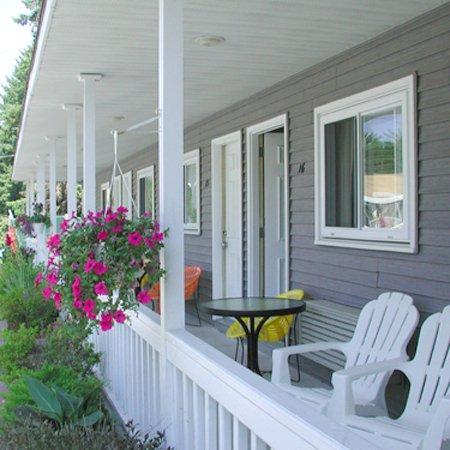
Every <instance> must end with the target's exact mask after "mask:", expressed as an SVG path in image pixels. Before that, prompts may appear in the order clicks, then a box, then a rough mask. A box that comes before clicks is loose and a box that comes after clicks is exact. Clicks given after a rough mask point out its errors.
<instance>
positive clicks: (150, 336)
mask: <svg viewBox="0 0 450 450" xmlns="http://www.w3.org/2000/svg"><path fill="white" fill-rule="evenodd" d="M93 340H94V343H95V345H96V347H97V349H98V350H99V351H102V352H103V359H102V363H101V365H100V372H101V374H102V376H103V377H104V379H105V381H106V383H107V385H106V392H107V394H108V396H109V398H110V399H111V401H112V402H113V404H114V405H115V407H116V408H117V410H118V412H119V414H120V415H121V416H122V418H123V419H124V420H129V419H133V421H134V423H136V424H138V425H139V428H140V429H142V430H143V431H144V432H147V431H150V430H153V431H157V430H164V431H165V432H166V434H167V436H168V439H169V442H170V444H172V445H174V447H175V449H176V450H191V449H195V450H247V449H248V450H262V449H264V450H265V449H275V450H295V449H320V450H326V449H344V448H354V449H361V448H364V449H365V450H369V449H373V448H374V447H373V446H372V445H371V444H369V443H368V442H367V441H365V440H363V439H362V438H359V437H358V436H355V435H353V434H352V433H351V432H349V431H347V430H346V429H344V428H341V427H340V426H338V425H337V424H335V423H334V422H331V421H330V420H328V419H327V418H326V417H324V416H322V415H320V414H318V413H317V412H316V411H314V410H311V409H310V407H309V406H307V405H304V404H301V403H300V402H298V401H296V400H295V399H293V398H291V397H290V396H288V395H287V394H285V393H284V392H282V391H281V390H279V389H278V388H277V387H276V386H273V385H272V384H270V383H269V382H267V381H266V380H264V379H262V378H261V377H259V376H257V375H255V374H253V373H251V372H250V371H248V370H247V369H246V368H244V367H242V366H240V365H239V364H237V363H236V362H234V361H233V360H231V359H230V358H228V357H227V356H225V355H223V354H222V353H220V352H219V351H217V350H216V349H214V348H213V347H211V346H210V345H208V344H206V343H205V342H203V341H201V340H199V339H198V338H196V337H195V336H193V335H191V334H190V333H189V332H187V331H186V330H178V331H173V332H167V333H166V334H165V336H163V334H162V331H161V327H160V325H159V316H157V315H156V314H154V313H153V312H151V311H144V310H143V311H141V312H140V313H139V315H136V316H135V317H133V318H132V321H131V325H130V326H127V325H124V326H120V325H117V326H116V327H115V328H114V329H113V330H111V331H109V332H107V333H101V334H98V335H95V336H94V337H93Z"/></svg>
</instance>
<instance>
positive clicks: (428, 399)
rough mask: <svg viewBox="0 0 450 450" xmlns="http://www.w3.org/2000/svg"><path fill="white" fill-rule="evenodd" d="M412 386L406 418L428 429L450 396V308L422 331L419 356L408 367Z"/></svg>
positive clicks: (435, 317) (404, 415)
mask: <svg viewBox="0 0 450 450" xmlns="http://www.w3.org/2000/svg"><path fill="white" fill-rule="evenodd" d="M407 375H408V378H409V380H410V383H411V388H410V391H409V396H408V401H407V404H406V408H405V411H404V413H403V416H402V418H403V419H404V420H405V419H406V420H408V419H409V420H413V421H415V422H416V423H417V425H419V426H427V425H428V424H429V422H430V421H431V418H432V415H433V413H434V412H435V411H436V409H437V407H438V405H439V403H440V401H441V400H442V398H443V397H444V396H445V395H447V394H449V392H450V306H447V307H445V308H444V310H443V312H442V313H437V314H433V315H432V316H430V317H428V319H427V320H425V322H424V323H423V325H422V329H421V330H420V337H419V342H418V344H417V351H416V356H415V357H414V359H413V360H412V361H411V362H410V363H408V364H407Z"/></svg>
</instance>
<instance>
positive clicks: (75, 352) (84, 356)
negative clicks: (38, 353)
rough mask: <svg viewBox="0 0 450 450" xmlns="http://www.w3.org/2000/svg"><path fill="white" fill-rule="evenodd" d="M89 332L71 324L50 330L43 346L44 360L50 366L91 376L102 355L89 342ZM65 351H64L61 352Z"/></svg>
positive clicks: (60, 324) (62, 324)
mask: <svg viewBox="0 0 450 450" xmlns="http://www.w3.org/2000/svg"><path fill="white" fill-rule="evenodd" d="M87 338H88V332H87V331H86V330H85V329H83V328H81V327H80V326H76V325H75V324H70V323H67V322H66V323H59V324H58V326H55V327H52V328H49V329H48V331H47V333H46V335H45V343H44V345H43V349H42V352H43V355H42V358H43V360H44V361H45V362H46V363H48V364H54V365H61V366H65V367H70V368H71V369H72V370H73V371H74V372H77V373H79V374H82V375H91V374H92V371H93V368H94V366H95V365H96V364H98V363H99V362H100V353H97V352H96V351H95V350H94V346H93V344H92V343H90V342H88V340H87ZM61 349H64V351H61Z"/></svg>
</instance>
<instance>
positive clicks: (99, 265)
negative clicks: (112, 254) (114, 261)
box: [94, 261, 108, 277]
mask: <svg viewBox="0 0 450 450" xmlns="http://www.w3.org/2000/svg"><path fill="white" fill-rule="evenodd" d="M106 272H108V266H107V265H106V264H105V263H103V262H102V261H97V262H96V263H95V265H94V273H95V275H98V276H99V277H100V276H102V275H104V274H105V273H106Z"/></svg>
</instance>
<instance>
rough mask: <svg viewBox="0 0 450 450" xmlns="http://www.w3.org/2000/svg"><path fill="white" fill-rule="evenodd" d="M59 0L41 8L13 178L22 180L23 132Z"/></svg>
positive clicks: (53, 0) (49, 2) (52, 0)
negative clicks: (19, 171) (21, 152)
mask: <svg viewBox="0 0 450 450" xmlns="http://www.w3.org/2000/svg"><path fill="white" fill-rule="evenodd" d="M57 1H58V0H43V1H42V5H41V10H40V12H39V23H38V28H37V34H36V39H35V41H34V46H33V55H32V59H31V69H30V70H29V72H28V79H27V87H26V91H25V97H24V100H23V104H22V113H21V117H20V126H19V136H18V139H17V145H16V153H15V156H14V165H13V173H12V179H13V180H17V181H18V180H20V177H19V176H18V174H17V172H18V168H17V166H18V160H19V156H20V151H21V148H22V143H23V133H24V130H25V127H26V120H27V116H28V110H29V107H30V101H31V98H32V97H33V93H34V88H35V86H36V81H37V78H38V75H39V69H40V65H41V61H42V56H43V53H44V49H45V43H46V40H47V36H48V33H49V30H50V26H51V21H52V17H53V12H54V9H55V6H56V3H57Z"/></svg>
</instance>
